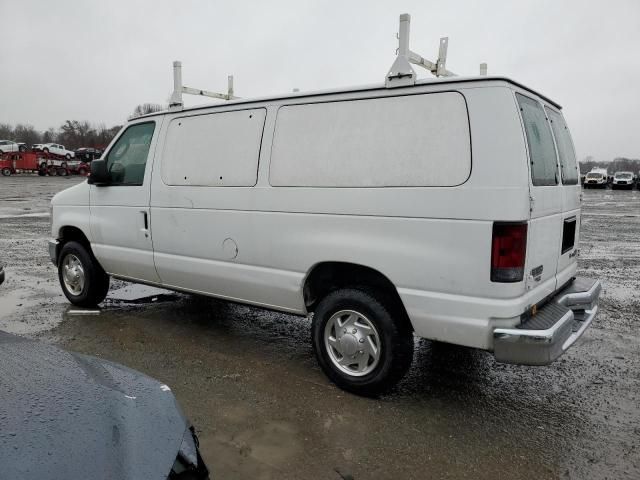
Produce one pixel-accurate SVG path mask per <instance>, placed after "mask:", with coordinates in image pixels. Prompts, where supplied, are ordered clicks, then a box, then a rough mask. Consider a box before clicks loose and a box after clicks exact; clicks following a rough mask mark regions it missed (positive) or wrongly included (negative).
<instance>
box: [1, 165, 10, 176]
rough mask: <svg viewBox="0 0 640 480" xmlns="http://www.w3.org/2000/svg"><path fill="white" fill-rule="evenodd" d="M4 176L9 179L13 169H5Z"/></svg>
mask: <svg viewBox="0 0 640 480" xmlns="http://www.w3.org/2000/svg"><path fill="white" fill-rule="evenodd" d="M2 175H3V176H5V177H8V176H10V175H11V169H10V168H9V167H5V168H3V169H2Z"/></svg>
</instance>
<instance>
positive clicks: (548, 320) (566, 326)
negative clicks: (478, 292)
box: [493, 277, 602, 365]
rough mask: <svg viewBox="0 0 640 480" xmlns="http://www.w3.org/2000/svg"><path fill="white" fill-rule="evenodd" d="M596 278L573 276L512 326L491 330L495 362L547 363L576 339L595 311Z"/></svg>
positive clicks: (598, 294)
mask: <svg viewBox="0 0 640 480" xmlns="http://www.w3.org/2000/svg"><path fill="white" fill-rule="evenodd" d="M601 290H602V286H601V284H600V281H599V280H593V279H589V278H583V277H577V278H575V279H574V280H573V282H572V283H571V284H570V285H569V286H567V287H566V288H564V289H562V290H561V291H560V292H558V293H557V294H556V295H555V296H554V297H553V298H552V299H551V300H550V301H549V302H547V303H546V304H545V305H544V306H543V307H542V308H540V310H538V311H537V312H536V314H535V315H532V316H531V317H530V318H528V319H527V320H526V321H525V322H523V323H522V324H520V325H518V326H517V327H514V328H496V329H495V330H494V331H493V353H494V355H495V358H496V360H497V361H498V362H502V363H515V364H520V365H548V364H550V363H551V362H553V361H554V360H556V359H557V358H558V357H559V356H560V355H562V354H563V353H564V352H566V351H567V350H568V349H569V347H571V345H573V344H574V343H575V342H576V340H578V339H579V338H580V337H581V336H582V334H583V333H584V332H585V330H586V329H587V327H589V325H590V324H591V322H592V321H593V319H594V318H595V316H596V314H597V313H598V298H599V297H600V292H601Z"/></svg>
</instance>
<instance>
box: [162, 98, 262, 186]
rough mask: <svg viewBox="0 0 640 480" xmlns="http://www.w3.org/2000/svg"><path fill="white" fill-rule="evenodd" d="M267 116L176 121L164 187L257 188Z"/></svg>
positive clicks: (170, 131)
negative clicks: (259, 161) (263, 132)
mask: <svg viewBox="0 0 640 480" xmlns="http://www.w3.org/2000/svg"><path fill="white" fill-rule="evenodd" d="M266 115H267V111H266V109H264V108H255V109H251V110H235V111H231V112H219V113H210V114H204V115H194V116H191V117H178V118H174V119H173V120H171V123H169V127H168V128H167V135H166V140H165V144H164V149H163V152H162V162H161V171H162V181H163V182H164V183H165V184H166V185H172V186H192V187H252V186H254V185H255V184H256V182H257V179H258V157H259V156H260V145H261V142H262V130H263V128H264V121H265V118H266Z"/></svg>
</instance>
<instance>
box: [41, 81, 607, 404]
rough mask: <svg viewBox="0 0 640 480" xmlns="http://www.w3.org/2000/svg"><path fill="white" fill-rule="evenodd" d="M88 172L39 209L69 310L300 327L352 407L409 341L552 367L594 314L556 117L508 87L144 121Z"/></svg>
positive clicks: (409, 348) (304, 99) (263, 105)
mask: <svg viewBox="0 0 640 480" xmlns="http://www.w3.org/2000/svg"><path fill="white" fill-rule="evenodd" d="M91 170H92V172H91V176H90V177H89V178H88V181H86V182H84V183H82V184H79V185H76V186H74V187H72V188H69V189H67V190H65V191H63V192H60V193H58V194H57V195H56V196H55V197H54V198H53V200H52V202H51V205H52V230H51V234H52V237H53V238H52V239H51V240H50V242H49V251H50V255H51V259H52V261H53V262H54V263H55V264H56V265H57V268H58V273H59V279H60V284H61V286H62V290H63V292H64V294H65V295H66V296H67V298H68V299H69V301H70V302H72V303H73V304H75V305H79V306H94V305H96V304H99V303H100V302H101V301H102V300H103V299H104V298H105V296H106V295H107V291H108V288H109V278H110V277H114V278H119V279H124V280H128V281H131V282H139V283H144V284H150V285H157V286H160V287H163V288H167V289H172V290H176V291H181V292H189V293H193V294H201V295H209V296H211V297H216V298H220V299H226V300H230V301H233V302H241V303H246V304H251V305H256V306H259V307H264V308H267V309H273V310H278V311H282V312H288V313H292V314H296V315H301V316H306V315H311V316H312V332H311V341H312V343H313V347H314V351H315V354H316V356H317V360H318V362H319V364H320V366H321V367H322V369H323V370H324V372H325V373H326V374H327V375H328V377H329V378H330V379H331V380H332V381H334V382H335V383H336V384H337V385H339V386H340V387H342V388H344V389H347V390H349V391H352V392H355V393H359V394H364V395H375V394H378V393H380V392H383V391H385V390H387V389H389V388H390V387H392V386H393V385H394V384H396V383H397V382H398V381H399V380H400V379H401V378H402V377H403V375H404V374H405V373H406V371H407V369H408V368H409V366H410V363H411V361H412V356H413V348H414V338H415V337H423V338H427V339H432V340H435V341H440V342H448V343H452V344H457V345H464V346H467V347H473V348H477V349H483V350H487V351H490V352H492V353H493V355H494V356H495V358H496V359H497V361H499V362H508V363H516V364H524V365H546V364H549V363H551V362H553V361H554V360H555V359H556V358H558V357H559V356H560V355H561V354H562V353H563V352H565V351H566V350H567V349H568V348H569V347H570V346H571V345H572V344H573V343H574V342H575V341H576V340H577V339H578V338H579V337H580V336H581V335H582V334H583V332H584V331H585V329H586V328H587V327H588V326H589V324H590V323H591V321H592V320H593V318H594V317H595V315H596V312H597V310H598V297H599V293H600V289H601V287H600V283H599V281H597V280H595V279H586V278H579V277H576V270H577V259H578V244H579V241H578V240H579V236H580V195H581V193H580V185H579V180H578V179H579V175H578V169H577V166H576V158H575V153H574V148H573V144H572V141H571V137H570V135H569V130H568V129H567V125H566V123H565V120H564V118H563V116H562V110H561V107H560V105H558V104H557V103H555V102H554V101H552V100H550V99H549V98H547V97H545V96H543V95H541V94H539V93H536V92H535V91H534V90H531V89H530V88H527V87H525V86H523V85H521V84H519V83H516V82H514V81H512V80H509V79H507V78H501V77H479V78H460V77H450V78H444V79H436V80H429V81H418V82H416V84H415V85H411V86H406V87H397V88H386V87H385V85H375V86H369V87H362V88H357V89H350V90H334V91H323V92H319V93H294V94H289V95H286V96H279V97H270V98H260V99H254V100H233V101H230V102H227V103H224V104H219V105H214V106H205V107H198V108H180V109H177V110H170V111H165V112H159V113H154V114H150V115H146V116H143V117H140V118H135V119H133V120H131V121H129V122H128V124H127V125H125V126H124V127H123V129H122V131H121V132H120V133H119V134H118V135H117V136H116V138H115V139H114V140H113V141H112V142H111V144H110V145H109V147H108V148H107V150H106V151H105V153H104V155H103V157H102V159H100V160H95V161H94V162H93V163H92V166H91Z"/></svg>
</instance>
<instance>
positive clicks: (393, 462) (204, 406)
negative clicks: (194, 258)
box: [0, 176, 640, 480]
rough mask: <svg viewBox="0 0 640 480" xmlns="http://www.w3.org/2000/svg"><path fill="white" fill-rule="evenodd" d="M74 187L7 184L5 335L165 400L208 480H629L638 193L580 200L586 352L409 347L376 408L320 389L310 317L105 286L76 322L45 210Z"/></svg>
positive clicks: (632, 472)
mask: <svg viewBox="0 0 640 480" xmlns="http://www.w3.org/2000/svg"><path fill="white" fill-rule="evenodd" d="M79 181H81V179H78V178H62V177H44V178H41V177H36V176H33V177H26V176H25V177H8V178H0V252H2V253H1V254H0V255H1V256H0V260H1V261H3V262H4V263H6V264H7V281H6V282H5V284H4V285H3V286H2V287H0V330H5V331H9V332H13V333H18V334H22V335H26V336H29V337H32V338H39V339H41V340H42V341H45V342H49V343H54V344H57V345H60V346H63V347H64V348H67V349H70V350H74V351H78V352H82V353H88V354H92V355H96V356H99V357H102V358H106V359H109V360H114V361H116V362H119V363H123V364H125V365H127V366H129V367H132V368H135V369H137V370H140V371H142V372H145V373H147V374H149V375H151V376H153V377H155V378H157V379H159V380H161V381H162V382H164V383H167V384H169V385H170V386H171V387H172V389H173V391H174V393H175V394H176V396H177V398H178V400H179V401H180V403H181V405H182V406H183V408H184V410H185V413H186V414H187V415H188V416H189V417H190V418H191V420H192V421H193V423H194V424H195V425H196V428H197V431H198V432H199V435H200V440H201V447H202V452H203V456H204V458H205V460H206V461H207V463H208V464H209V466H210V467H211V469H212V470H213V473H214V476H215V477H216V478H231V479H234V478H240V479H245V478H246V479H249V478H251V479H276V478H277V479H283V478H314V479H315V478H318V479H337V480H340V479H341V478H342V479H344V478H353V479H373V478H375V479H378V478H407V479H409V478H420V479H421V478H473V479H483V478H487V479H488V478H491V479H498V478H505V479H518V478H537V479H545V478H562V479H564V478H574V479H601V478H611V479H637V478H640V410H639V409H640V333H639V331H640V294H639V293H640V192H638V190H633V191H611V190H605V191H602V190H586V191H584V216H583V220H582V236H581V244H580V249H581V253H580V274H583V275H588V276H595V277H598V278H600V279H601V280H602V282H603V284H604V290H603V294H602V296H601V304H600V313H599V315H598V317H597V319H596V321H595V322H594V324H593V325H592V326H591V328H590V329H589V330H588V331H587V333H586V334H585V336H584V337H583V338H582V339H581V340H580V341H579V342H578V344H576V345H575V346H574V347H573V348H572V349H570V350H569V352H568V353H567V354H565V355H564V356H563V357H561V358H560V359H559V360H558V361H557V362H555V363H554V364H553V365H551V366H549V367H518V366H511V365H501V364H496V363H495V362H494V360H493V358H492V357H491V355H490V354H488V353H485V352H480V351H474V350H470V349H465V348H458V347H453V346H447V345H443V344H435V343H432V342H428V341H424V340H417V344H416V355H415V358H414V365H413V367H412V369H411V371H410V373H409V375H408V376H407V378H405V380H404V381H403V382H402V383H401V384H400V385H399V387H398V389H397V390H396V391H395V392H394V393H393V394H390V395H387V396H385V397H383V398H381V399H378V400H371V399H364V398H359V397H356V396H353V395H350V394H347V393H345V392H343V391H341V390H339V389H337V388H335V387H334V386H333V385H331V384H330V383H329V382H328V381H327V379H326V378H325V377H324V375H323V374H322V372H321V371H320V369H319V367H318V366H317V364H316V362H315V360H314V358H313V354H312V350H311V345H310V338H309V337H310V322H309V321H308V320H306V319H300V318H297V317H293V316H289V315H285V314H280V313H274V312H269V311H264V310H260V309H257V308H252V307H247V306H242V305H235V304H230V303H225V302H221V301H216V300H211V299H208V298H202V297H196V296H188V295H182V294H174V293H171V292H165V291H161V290H157V289H150V288H149V287H140V286H131V285H130V284H125V283H124V282H114V283H113V285H112V291H111V292H110V294H109V297H108V299H107V301H106V302H105V304H104V305H103V308H102V309H101V311H100V312H99V313H96V312H95V311H88V312H83V311H82V310H81V309H77V308H75V307H72V306H70V305H69V304H68V303H67V301H66V299H65V298H64V297H63V295H62V293H61V291H60V287H59V286H58V284H57V277H56V272H55V269H54V267H53V265H51V264H50V263H49V259H48V254H47V250H46V245H45V239H46V238H47V236H48V233H49V232H48V230H49V223H48V222H49V219H48V217H47V212H48V200H49V199H50V197H51V196H52V195H53V194H54V193H55V192H57V191H59V190H61V189H63V188H66V187H67V186H71V185H72V184H75V183H76V182H79Z"/></svg>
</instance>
